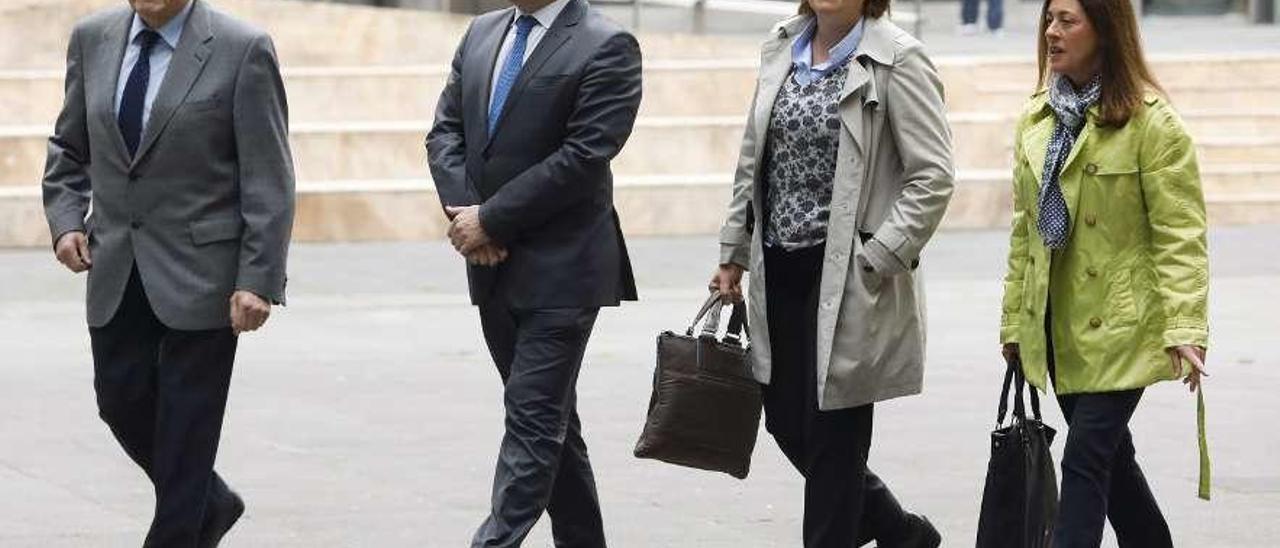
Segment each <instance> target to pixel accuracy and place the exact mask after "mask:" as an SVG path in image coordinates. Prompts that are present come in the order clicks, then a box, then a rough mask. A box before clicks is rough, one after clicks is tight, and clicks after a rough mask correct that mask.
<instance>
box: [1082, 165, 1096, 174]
mask: <svg viewBox="0 0 1280 548" xmlns="http://www.w3.org/2000/svg"><path fill="white" fill-rule="evenodd" d="M1084 172H1085V173H1088V174H1089V175H1096V174H1097V173H1098V164H1089V165H1087V166H1084Z"/></svg>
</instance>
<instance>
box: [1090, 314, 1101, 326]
mask: <svg viewBox="0 0 1280 548" xmlns="http://www.w3.org/2000/svg"><path fill="white" fill-rule="evenodd" d="M1089 327H1092V328H1094V329H1097V328H1099V327H1102V318H1099V317H1097V316H1094V317H1093V318H1090V319H1089Z"/></svg>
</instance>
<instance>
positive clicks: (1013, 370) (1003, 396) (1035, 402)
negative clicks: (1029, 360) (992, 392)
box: [996, 360, 1043, 425]
mask: <svg viewBox="0 0 1280 548" xmlns="http://www.w3.org/2000/svg"><path fill="white" fill-rule="evenodd" d="M1030 384H1031V383H1028V382H1027V379H1026V377H1024V376H1023V374H1022V362H1021V361H1018V360H1009V362H1008V363H1007V367H1006V368H1005V372H1004V386H1003V388H1001V390H1000V407H999V409H998V410H997V411H996V425H1001V424H1004V419H1005V415H1006V414H1007V413H1008V411H1009V388H1010V387H1011V386H1012V387H1013V388H1014V394H1013V416H1014V418H1015V419H1025V418H1027V410H1026V406H1025V404H1024V403H1023V400H1022V390H1023V387H1024V386H1026V387H1028V388H1030V390H1029V392H1030V394H1029V395H1028V398H1029V399H1030V400H1031V413H1032V416H1033V417H1034V418H1035V419H1036V420H1043V419H1042V417H1041V415H1040V394H1039V393H1038V392H1037V391H1036V387H1034V386H1030Z"/></svg>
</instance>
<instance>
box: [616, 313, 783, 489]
mask: <svg viewBox="0 0 1280 548" xmlns="http://www.w3.org/2000/svg"><path fill="white" fill-rule="evenodd" d="M722 309H723V306H722V305H721V303H720V296H719V295H712V296H711V297H710V298H709V299H707V301H706V303H705V304H703V305H702V309H701V310H699V311H698V315H697V316H696V317H695V318H694V320H693V323H692V324H691V325H690V326H689V328H688V329H686V330H685V332H684V333H683V334H677V333H673V332H671V331H666V332H664V333H662V334H661V335H658V363H657V369H656V370H655V371H654V374H653V395H652V396H651V397H650V398H649V414H648V418H647V420H646V421H645V425H644V431H643V433H641V434H640V440H639V441H638V442H637V443H636V448H635V455H636V457H639V458H643V459H657V460H660V461H663V462H668V463H671V464H677V465H680V466H689V467H692V468H699V469H703V470H713V471H718V472H724V473H726V474H729V475H731V476H733V477H735V478H738V479H742V478H746V477H747V473H748V472H749V471H750V469H751V453H752V451H753V450H754V449H755V445H756V433H757V432H758V430H759V428H760V410H761V396H760V385H759V383H757V382H756V380H755V378H754V377H753V376H752V374H751V367H750V365H749V361H748V355H749V350H748V345H747V344H744V343H745V330H746V324H747V321H746V319H747V316H746V305H744V304H742V303H738V304H735V305H733V313H732V315H731V316H730V318H729V325H728V329H727V330H726V332H725V334H724V336H723V337H718V336H717V331H718V328H719V323H720V314H721V310H722ZM704 318H706V321H705V322H703V319H704ZM699 323H702V329H701V331H700V332H699V333H698V334H697V335H696V336H695V335H694V331H695V329H696V328H697V327H698V324H699Z"/></svg>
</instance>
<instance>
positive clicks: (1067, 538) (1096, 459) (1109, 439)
mask: <svg viewBox="0 0 1280 548" xmlns="http://www.w3.org/2000/svg"><path fill="white" fill-rule="evenodd" d="M1049 341H1050V342H1049V372H1050V377H1051V378H1054V379H1056V378H1057V371H1056V364H1055V363H1054V359H1053V343H1052V337H1050V339H1049ZM1142 392H1143V391H1142V389H1137V390H1124V391H1119V392H1100V393H1090V394H1068V395H1059V396H1058V405H1059V406H1060V407H1061V408H1062V414H1063V415H1064V416H1065V417H1066V419H1067V442H1066V445H1065V446H1064V447H1063V453H1062V493H1061V495H1060V502H1059V505H1058V519H1057V522H1056V524H1055V531H1054V538H1053V546H1054V548H1096V547H1098V546H1100V545H1101V544H1102V529H1103V527H1104V526H1105V524H1106V521H1107V520H1108V519H1110V520H1111V528H1112V529H1113V530H1114V531H1115V533H1116V541H1117V542H1118V543H1119V545H1120V547H1121V548H1166V547H1167V548H1172V547H1173V538H1172V536H1171V535H1170V533H1169V524H1168V522H1166V521H1165V519H1164V515H1163V514H1161V512H1160V506H1159V504H1158V503H1157V502H1156V498H1155V495H1153V494H1152V493H1151V487H1150V486H1149V485H1147V478H1146V476H1144V475H1143V474H1142V468H1141V467H1139V466H1138V460H1137V452H1136V450H1135V449H1134V446H1133V435H1132V433H1131V432H1130V431H1129V419H1130V418H1131V417H1133V412H1134V410H1135V409H1137V407H1138V401H1139V400H1141V399H1142Z"/></svg>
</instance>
